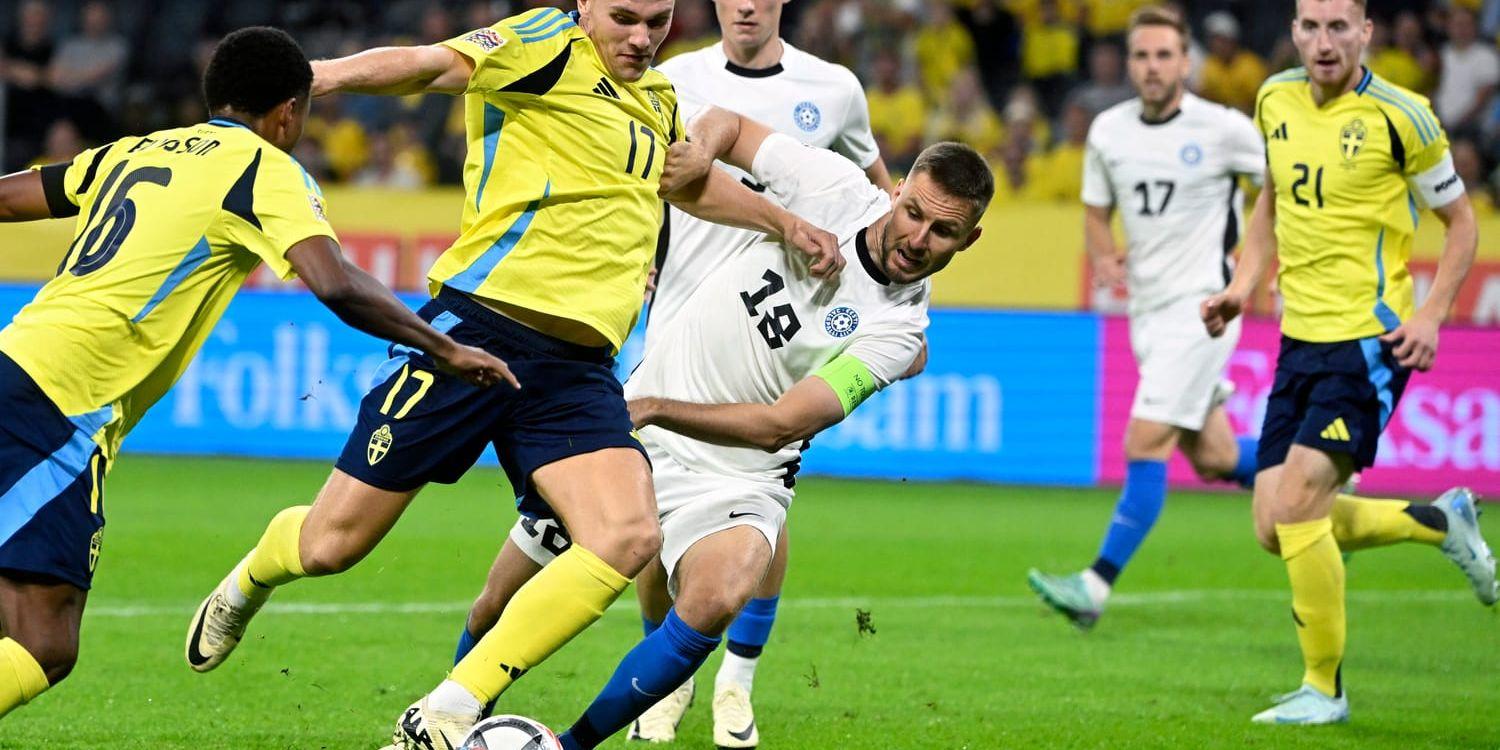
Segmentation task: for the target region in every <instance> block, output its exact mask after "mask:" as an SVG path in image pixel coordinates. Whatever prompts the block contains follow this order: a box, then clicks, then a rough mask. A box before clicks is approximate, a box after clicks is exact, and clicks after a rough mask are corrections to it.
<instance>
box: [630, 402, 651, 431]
mask: <svg viewBox="0 0 1500 750" xmlns="http://www.w3.org/2000/svg"><path fill="white" fill-rule="evenodd" d="M625 408H626V409H628V410H629V411H630V424H631V426H632V427H634V428H636V429H637V430H639V429H640V428H642V427H649V426H650V425H651V420H652V418H653V416H654V415H655V412H656V399H654V398H650V397H647V398H633V399H630V400H629V401H627V402H625Z"/></svg>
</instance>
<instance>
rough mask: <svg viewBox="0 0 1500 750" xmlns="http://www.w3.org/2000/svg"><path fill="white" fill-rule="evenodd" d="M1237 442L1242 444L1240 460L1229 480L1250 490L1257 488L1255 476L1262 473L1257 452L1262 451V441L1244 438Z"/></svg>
mask: <svg viewBox="0 0 1500 750" xmlns="http://www.w3.org/2000/svg"><path fill="white" fill-rule="evenodd" d="M1236 442H1238V443H1239V444H1240V460H1239V461H1238V462H1237V463H1235V465H1234V471H1233V472H1232V473H1231V474H1230V475H1229V478H1230V479H1232V480H1234V481H1236V482H1239V484H1240V486H1241V487H1244V488H1246V489H1249V488H1251V487H1254V486H1255V474H1256V472H1258V471H1260V464H1259V463H1257V461H1256V458H1255V453H1256V451H1258V450H1260V439H1259V438H1253V437H1242V438H1240V439H1239V440H1238V441H1236Z"/></svg>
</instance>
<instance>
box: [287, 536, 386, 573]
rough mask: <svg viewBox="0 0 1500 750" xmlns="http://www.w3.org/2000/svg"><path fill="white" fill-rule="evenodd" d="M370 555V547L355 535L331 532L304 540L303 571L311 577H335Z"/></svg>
mask: <svg viewBox="0 0 1500 750" xmlns="http://www.w3.org/2000/svg"><path fill="white" fill-rule="evenodd" d="M369 553H370V545H367V544H363V543H361V541H360V540H359V539H358V538H356V537H355V536H354V535H352V534H348V533H340V532H330V533H326V534H323V535H322V536H320V537H318V538H317V539H311V540H308V539H304V540H303V548H302V569H303V570H304V571H305V572H306V573H307V575H309V576H327V575H335V574H338V573H342V572H344V571H346V570H348V569H350V568H352V567H354V566H355V565H356V564H358V563H359V561H360V560H363V559H365V555H368V554H369Z"/></svg>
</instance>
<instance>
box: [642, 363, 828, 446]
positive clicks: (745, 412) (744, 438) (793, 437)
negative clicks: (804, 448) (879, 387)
mask: <svg viewBox="0 0 1500 750" xmlns="http://www.w3.org/2000/svg"><path fill="white" fill-rule="evenodd" d="M843 418H844V406H843V403H842V402H840V401H839V396H838V394H837V393H835V392H834V390H833V387H832V386H830V385H829V384H828V383H827V382H825V381H824V380H823V379H822V378H819V377H816V376H814V377H808V378H804V379H803V380H802V381H801V382H799V383H797V384H796V385H794V386H792V387H791V388H790V389H789V390H787V392H786V393H784V394H782V396H781V398H779V399H777V400H776V403H774V404H694V403H690V402H687V401H674V400H672V399H665V398H638V399H632V400H631V401H630V419H631V421H632V422H634V423H635V426H636V427H637V428H640V427H646V426H656V427H660V428H662V429H664V430H670V431H672V432H675V433H677V434H679V435H686V436H687V437H690V438H693V439H695V440H702V441H703V442H705V443H713V444H715V445H728V446H733V447H738V448H759V449H761V450H763V451H768V452H775V451H779V450H781V449H782V448H785V447H786V446H788V445H792V444H794V443H799V442H801V441H803V440H807V439H809V438H811V437H812V436H814V435H816V434H818V433H819V432H820V431H822V430H823V429H825V428H828V427H831V426H833V425H835V424H838V423H839V422H840V421H841V420H843Z"/></svg>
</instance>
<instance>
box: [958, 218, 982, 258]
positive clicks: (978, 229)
mask: <svg viewBox="0 0 1500 750" xmlns="http://www.w3.org/2000/svg"><path fill="white" fill-rule="evenodd" d="M983 232H984V227H981V226H979V225H978V224H975V225H974V231H972V232H969V238H968V239H966V240H964V244H963V245H961V246H959V248H958V249H957V250H954V251H953V252H956V253H961V252H963V251H965V250H968V249H969V246H971V245H973V244H974V243H975V242H976V241H978V239H979V235H980V234H982V233H983Z"/></svg>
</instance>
